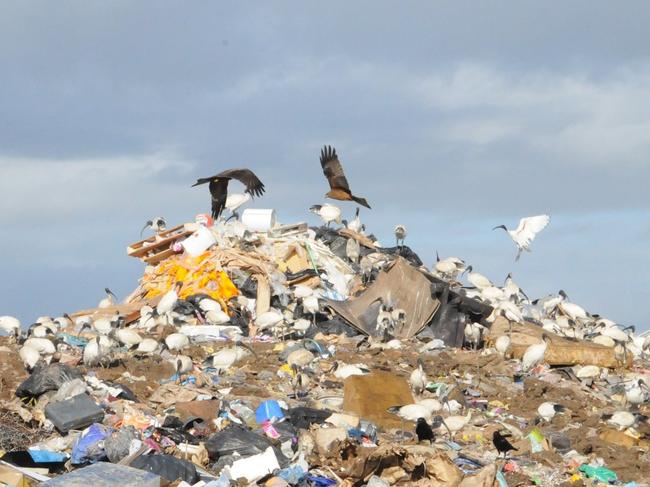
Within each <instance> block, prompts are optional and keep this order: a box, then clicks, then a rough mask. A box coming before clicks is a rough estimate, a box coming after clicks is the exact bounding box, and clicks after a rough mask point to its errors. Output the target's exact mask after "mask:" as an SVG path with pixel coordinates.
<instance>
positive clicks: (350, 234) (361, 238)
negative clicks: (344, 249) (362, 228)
mask: <svg viewBox="0 0 650 487" xmlns="http://www.w3.org/2000/svg"><path fill="white" fill-rule="evenodd" d="M339 235H343V236H344V237H347V238H351V239H354V240H356V241H357V242H359V244H361V245H363V246H364V247H368V248H369V249H375V248H377V246H376V245H375V242H373V241H372V240H370V239H369V238H368V237H366V236H365V235H361V234H360V233H358V232H355V231H354V230H350V229H349V228H342V229H341V230H339Z"/></svg>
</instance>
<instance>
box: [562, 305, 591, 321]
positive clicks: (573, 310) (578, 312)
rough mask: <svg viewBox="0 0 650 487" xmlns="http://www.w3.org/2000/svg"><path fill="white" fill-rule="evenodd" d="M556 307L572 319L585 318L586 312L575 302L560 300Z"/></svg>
mask: <svg viewBox="0 0 650 487" xmlns="http://www.w3.org/2000/svg"><path fill="white" fill-rule="evenodd" d="M557 309H558V310H559V311H560V312H561V313H562V314H563V315H565V316H568V317H569V318H571V319H572V320H577V319H585V318H587V316H588V315H587V312H586V311H585V310H584V309H583V308H582V307H581V306H578V305H577V304H574V303H570V302H568V301H561V302H560V303H559V304H558V305H557Z"/></svg>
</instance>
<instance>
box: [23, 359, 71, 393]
mask: <svg viewBox="0 0 650 487" xmlns="http://www.w3.org/2000/svg"><path fill="white" fill-rule="evenodd" d="M73 379H83V374H82V373H81V371H79V370H77V369H73V368H72V367H69V366H67V365H65V364H61V363H58V362H57V363H53V364H50V365H41V366H37V367H36V368H35V369H34V371H33V372H32V375H30V376H29V377H28V378H27V379H25V380H24V381H23V382H22V384H20V385H19V386H18V388H17V389H16V396H17V397H20V398H21V399H22V398H38V397H40V396H41V395H42V394H45V393H46V392H47V391H58V390H59V387H61V385H62V384H63V383H64V382H68V381H71V380H73Z"/></svg>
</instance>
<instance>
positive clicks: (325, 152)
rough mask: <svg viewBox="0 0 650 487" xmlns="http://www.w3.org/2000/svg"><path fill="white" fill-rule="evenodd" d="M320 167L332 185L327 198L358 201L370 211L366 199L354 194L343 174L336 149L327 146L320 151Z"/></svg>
mask: <svg viewBox="0 0 650 487" xmlns="http://www.w3.org/2000/svg"><path fill="white" fill-rule="evenodd" d="M320 165H321V166H322V167H323V172H324V173H325V177H326V178H327V181H328V182H329V184H330V190H329V192H328V193H327V194H326V195H325V196H326V197H327V198H331V199H333V200H339V201H356V202H357V203H359V204H360V205H361V206H365V207H366V208H368V209H370V205H369V204H368V202H367V201H366V200H365V198H359V197H357V196H354V195H353V194H352V191H351V190H350V185H349V184H348V180H347V178H346V177H345V173H344V172H343V166H341V163H340V162H339V156H337V155H336V149H334V147H332V146H329V145H326V146H324V147H323V148H322V149H321V151H320Z"/></svg>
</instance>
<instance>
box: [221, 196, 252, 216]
mask: <svg viewBox="0 0 650 487" xmlns="http://www.w3.org/2000/svg"><path fill="white" fill-rule="evenodd" d="M251 199H252V197H251V195H250V194H249V193H232V194H229V195H228V197H227V198H226V209H227V210H229V211H230V213H231V216H230V218H236V219H238V218H239V213H237V210H238V209H239V208H241V207H242V206H244V205H245V204H246V203H248V202H249V201H250V200H251Z"/></svg>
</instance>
